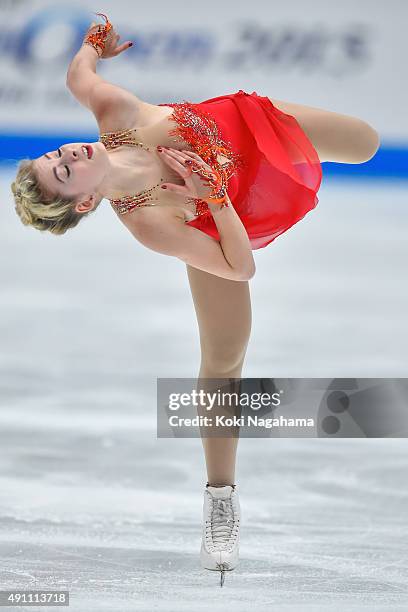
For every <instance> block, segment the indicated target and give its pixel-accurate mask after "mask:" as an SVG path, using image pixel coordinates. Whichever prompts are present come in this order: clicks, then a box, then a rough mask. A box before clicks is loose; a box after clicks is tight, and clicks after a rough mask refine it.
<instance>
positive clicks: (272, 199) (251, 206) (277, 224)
mask: <svg viewBox="0 0 408 612" xmlns="http://www.w3.org/2000/svg"><path fill="white" fill-rule="evenodd" d="M194 106H195V107H198V108H199V109H201V110H203V111H205V112H206V113H208V114H209V115H211V116H212V117H213V119H214V120H215V122H216V124H217V126H218V128H219V130H220V133H221V135H222V138H223V139H224V140H226V141H228V142H229V143H230V144H231V147H232V148H233V149H234V150H235V151H238V152H239V153H240V155H241V156H242V157H243V159H244V162H245V163H244V164H243V166H242V168H240V169H238V170H237V171H236V172H235V174H234V175H233V176H231V177H230V179H229V182H228V195H229V198H230V200H231V202H232V204H233V206H234V208H235V210H236V212H237V213H238V215H239V217H240V219H241V221H242V223H243V225H244V226H245V228H246V230H247V233H248V237H249V239H250V242H251V246H252V249H254V250H255V249H261V248H263V247H265V246H266V245H267V244H269V243H270V242H272V240H275V238H276V237H277V236H279V235H280V234H282V233H283V232H286V231H287V230H288V229H289V228H290V227H292V225H294V224H295V223H297V222H298V221H300V220H301V219H302V218H303V217H304V216H305V215H306V213H308V212H309V211H310V210H312V209H313V208H315V206H316V205H317V203H318V201H319V199H318V197H317V192H318V190H319V187H320V184H321V181H322V167H321V163H320V160H319V157H318V155H317V152H316V150H315V148H314V147H313V145H312V143H311V142H310V140H309V139H308V137H307V136H306V134H305V132H304V131H303V130H302V128H301V127H300V125H299V123H298V122H297V121H296V119H295V118H294V117H293V116H292V115H287V114H286V113H283V112H282V111H280V110H279V109H278V108H276V106H274V105H273V104H272V102H271V101H270V100H269V98H267V97H264V96H258V94H257V93H256V92H255V91H254V92H252V93H251V94H248V93H246V92H244V91H243V90H242V89H240V90H239V91H238V92H237V93H233V94H227V95H224V96H218V97H216V98H210V99H208V100H204V101H203V102H199V103H195V104H194ZM188 225H191V226H193V227H196V228H197V229H200V230H201V231H203V232H205V233H206V234H209V235H210V236H212V237H213V238H215V239H217V240H219V239H220V236H219V233H218V230H217V226H216V224H215V221H214V219H213V217H212V215H203V216H201V217H197V218H195V219H193V220H192V221H189V222H188Z"/></svg>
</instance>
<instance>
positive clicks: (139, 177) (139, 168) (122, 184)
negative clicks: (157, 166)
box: [98, 147, 152, 199]
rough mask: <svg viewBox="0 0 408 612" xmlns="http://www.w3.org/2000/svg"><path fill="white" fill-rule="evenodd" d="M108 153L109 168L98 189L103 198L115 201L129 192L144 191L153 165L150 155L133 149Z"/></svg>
mask: <svg viewBox="0 0 408 612" xmlns="http://www.w3.org/2000/svg"><path fill="white" fill-rule="evenodd" d="M107 153H108V158H109V168H108V171H107V172H106V174H105V178H104V180H103V181H102V183H101V185H100V186H99V189H98V191H99V193H100V194H101V195H102V197H104V198H107V199H115V198H119V197H121V196H122V195H123V194H124V193H127V192H129V191H132V192H136V191H138V190H139V189H142V188H143V185H144V183H145V176H146V174H147V172H148V171H149V169H150V168H151V165H152V163H151V159H149V158H148V153H146V151H144V150H142V149H137V148H133V147H132V149H129V148H124V147H121V148H120V149H119V148H117V149H112V150H109V151H108V152H107Z"/></svg>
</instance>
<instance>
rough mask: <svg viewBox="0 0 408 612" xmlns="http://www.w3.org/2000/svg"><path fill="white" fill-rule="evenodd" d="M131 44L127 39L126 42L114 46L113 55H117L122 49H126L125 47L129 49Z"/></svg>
mask: <svg viewBox="0 0 408 612" xmlns="http://www.w3.org/2000/svg"><path fill="white" fill-rule="evenodd" d="M132 45H133V43H132V42H130V40H128V41H127V42H125V43H123V44H121V45H119V47H116V49H115V55H119V53H122V52H123V51H126V49H129V48H130V47H131V46H132Z"/></svg>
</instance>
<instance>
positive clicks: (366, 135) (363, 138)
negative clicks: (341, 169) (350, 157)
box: [352, 119, 381, 164]
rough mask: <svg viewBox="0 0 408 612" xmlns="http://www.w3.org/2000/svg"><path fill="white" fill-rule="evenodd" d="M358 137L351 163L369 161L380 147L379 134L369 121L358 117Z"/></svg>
mask: <svg viewBox="0 0 408 612" xmlns="http://www.w3.org/2000/svg"><path fill="white" fill-rule="evenodd" d="M358 122H359V127H358V131H357V132H358V137H357V139H356V146H355V161H354V162H352V163H356V164H363V163H365V162H368V161H370V159H372V158H373V157H374V155H375V154H376V153H377V151H378V149H379V148H380V144H381V141H380V136H379V134H378V132H377V130H375V129H374V128H373V127H372V126H371V125H370V124H369V123H366V122H365V121H363V120H361V119H358Z"/></svg>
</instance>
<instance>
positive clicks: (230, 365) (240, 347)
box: [201, 337, 249, 377]
mask: <svg viewBox="0 0 408 612" xmlns="http://www.w3.org/2000/svg"><path fill="white" fill-rule="evenodd" d="M248 340H249V337H247V338H241V339H240V340H239V341H236V339H235V341H230V342H223V343H220V344H218V343H217V344H206V343H205V342H202V344H201V362H202V366H203V367H204V368H205V370H207V371H209V372H213V373H214V375H216V376H220V377H222V376H228V375H232V376H234V374H233V372H234V371H235V370H237V369H240V368H241V366H242V363H243V361H244V358H245V354H246V349H247V345H248Z"/></svg>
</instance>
